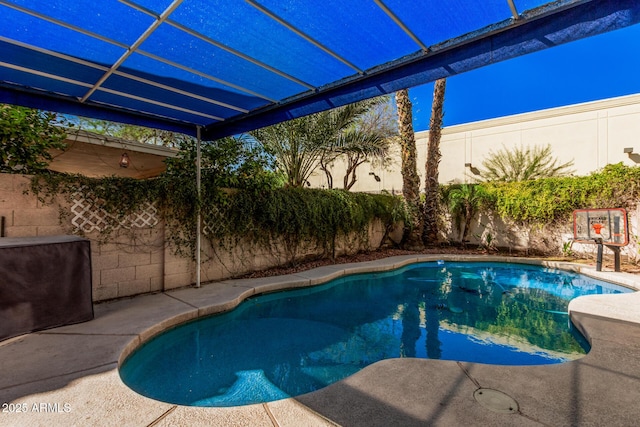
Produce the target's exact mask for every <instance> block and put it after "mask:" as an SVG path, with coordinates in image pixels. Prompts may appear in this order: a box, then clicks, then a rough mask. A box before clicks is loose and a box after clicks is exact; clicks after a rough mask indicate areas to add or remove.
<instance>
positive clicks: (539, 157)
mask: <svg viewBox="0 0 640 427" xmlns="http://www.w3.org/2000/svg"><path fill="white" fill-rule="evenodd" d="M482 166H483V169H481V170H480V177H481V178H482V180H484V181H502V182H513V181H527V180H531V179H539V178H551V177H558V176H565V175H569V174H570V173H571V172H573V171H572V170H570V169H569V168H570V167H571V166H573V161H569V162H566V163H562V164H558V159H557V158H554V157H553V156H552V153H551V145H547V146H546V147H540V146H535V147H533V148H531V147H527V148H523V147H515V148H513V149H511V150H509V149H507V148H505V147H503V148H502V150H499V151H497V152H495V153H493V152H492V153H490V154H489V156H488V157H487V159H485V160H484V161H483V162H482Z"/></svg>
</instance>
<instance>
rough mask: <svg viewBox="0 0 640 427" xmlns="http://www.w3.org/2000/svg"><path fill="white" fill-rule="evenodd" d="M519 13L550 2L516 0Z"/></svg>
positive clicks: (542, 0)
mask: <svg viewBox="0 0 640 427" xmlns="http://www.w3.org/2000/svg"><path fill="white" fill-rule="evenodd" d="M565 1H566V0H565ZM513 3H514V4H515V5H516V9H517V10H518V13H519V14H522V13H523V12H526V11H528V10H531V9H535V8H537V7H540V6H543V5H545V4H548V3H550V2H549V1H548V0H514V1H513Z"/></svg>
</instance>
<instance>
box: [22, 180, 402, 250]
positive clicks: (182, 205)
mask: <svg viewBox="0 0 640 427" xmlns="http://www.w3.org/2000/svg"><path fill="white" fill-rule="evenodd" d="M31 188H32V190H33V191H34V193H35V194H37V195H38V197H39V198H40V199H41V200H43V201H47V200H51V199H52V198H53V197H54V196H55V195H58V194H59V195H62V196H63V197H66V198H67V200H70V197H71V195H72V194H73V193H74V192H76V191H81V192H84V193H85V194H87V195H88V194H91V197H90V199H91V200H93V203H95V207H96V209H99V208H102V209H104V210H105V211H107V213H109V214H111V215H112V218H106V220H107V221H112V224H108V226H107V227H106V229H105V230H104V231H103V232H102V233H101V237H102V239H101V240H103V241H108V240H109V238H110V236H111V234H112V232H113V231H114V230H115V229H116V228H117V227H118V224H119V221H120V220H121V219H122V218H126V217H127V216H128V215H129V214H131V213H133V212H135V211H136V210H137V209H138V208H139V207H140V206H142V205H143V204H144V203H146V202H153V201H155V202H157V206H158V207H159V212H160V215H161V216H162V219H164V220H165V223H166V226H167V229H168V234H167V238H168V239H169V241H170V242H171V243H172V244H173V246H174V248H175V250H176V252H177V253H181V254H185V255H188V254H190V255H193V254H194V251H195V230H196V226H195V224H196V222H195V221H196V217H197V216H196V215H197V206H198V202H197V196H196V189H195V182H193V180H192V179H189V177H188V176H187V177H185V176H162V177H160V178H158V179H152V180H145V181H138V180H134V179H128V178H115V177H112V178H102V179H92V178H87V177H82V176H79V175H66V174H44V175H37V176H34V178H33V180H32V185H31ZM201 204H202V213H203V220H204V221H205V222H207V223H208V224H212V226H211V227H208V230H210V231H209V233H208V235H207V237H209V238H210V239H212V240H217V241H219V242H221V243H222V244H233V243H234V242H237V241H238V240H239V239H242V238H248V239H250V240H251V241H253V242H255V243H258V244H263V245H269V244H271V243H272V242H273V241H274V239H277V238H281V239H283V240H284V241H285V242H287V243H288V244H289V245H299V244H300V243H302V242H315V243H317V244H319V245H320V246H321V247H324V248H325V249H326V250H327V251H330V253H331V254H333V250H334V249H335V238H336V237H337V236H338V235H340V234H347V233H355V234H360V236H362V237H365V236H366V233H367V231H368V227H369V224H370V223H371V222H372V221H373V220H374V219H375V218H378V219H380V220H381V221H382V222H383V224H384V225H385V226H387V227H389V226H392V225H393V224H395V223H397V222H399V221H405V222H408V221H409V220H408V215H407V210H406V206H405V204H404V202H403V201H402V199H401V198H400V197H394V196H391V195H388V194H365V193H351V192H347V191H344V190H321V189H305V188H291V187H285V188H275V189H274V188H260V189H256V188H254V189H232V190H229V189H221V188H217V187H206V188H204V189H203V196H202V201H201ZM68 214H69V213H68V212H62V215H63V216H65V215H68Z"/></svg>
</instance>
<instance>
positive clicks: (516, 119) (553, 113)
mask: <svg viewBox="0 0 640 427" xmlns="http://www.w3.org/2000/svg"><path fill="white" fill-rule="evenodd" d="M633 104H640V93H636V94H631V95H623V96H618V97H614V98H607V99H600V100H597V101H589V102H582V103H578V104H571V105H565V106H562V107H554V108H547V109H544V110H537V111H531V112H527V113H520V114H513V115H510V116H503V117H497V118H493V119H486V120H479V121H475V122H468V123H462V124H459V125H452V126H446V127H443V128H442V134H443V135H446V134H451V133H459V132H468V131H473V130H478V129H486V128H490V127H495V126H503V125H510V124H517V123H522V122H528V121H533V120H541V119H547V118H552V117H559V116H565V115H569V114H577V113H586V112H590V111H598V110H603V109H606V108H615V107H623V106H626V105H633ZM428 134H429V131H428V130H423V131H418V132H416V138H420V137H424V136H422V135H425V136H426V135H428Z"/></svg>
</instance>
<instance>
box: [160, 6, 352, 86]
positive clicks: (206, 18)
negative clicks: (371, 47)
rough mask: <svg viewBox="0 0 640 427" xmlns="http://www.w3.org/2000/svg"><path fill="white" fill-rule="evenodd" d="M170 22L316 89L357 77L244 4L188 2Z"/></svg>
mask: <svg viewBox="0 0 640 427" xmlns="http://www.w3.org/2000/svg"><path fill="white" fill-rule="evenodd" d="M222 18H224V19H222ZM170 19H172V20H175V22H177V23H179V24H181V25H184V26H187V27H191V28H193V29H194V30H195V31H196V32H198V33H200V34H203V35H205V36H207V37H209V38H210V39H213V40H215V41H216V42H218V43H221V44H223V45H225V46H228V47H230V48H232V49H234V50H236V51H239V52H241V53H243V54H244V55H247V56H249V57H251V58H254V59H256V60H258V61H260V62H262V63H264V64H267V65H269V66H271V67H275V68H278V69H280V70H282V71H283V72H285V73H287V74H289V75H291V76H293V77H295V78H297V79H299V80H302V81H303V82H306V83H308V84H310V85H312V86H322V85H324V84H327V83H329V82H332V81H334V80H338V79H341V78H343V77H346V76H349V75H351V74H354V70H353V69H351V68H349V67H348V66H346V65H345V64H343V63H342V62H340V61H338V60H337V59H335V58H333V57H332V56H330V55H328V54H326V53H325V52H323V51H322V50H321V49H319V48H317V47H315V46H314V45H312V44H311V43H309V42H307V41H305V40H304V39H302V38H301V37H299V36H298V35H296V34H294V33H293V32H291V31H290V30H288V29H287V28H285V27H283V26H282V25H280V24H278V23H277V22H276V21H274V20H272V19H271V18H269V17H268V16H266V15H264V14H263V13H261V12H259V11H258V10H257V9H256V8H254V7H252V6H250V5H249V4H247V3H246V2H244V1H238V0H235V1H228V0H222V1H206V0H185V2H184V3H183V4H182V5H181V6H180V7H179V8H178V9H177V10H176V11H175V12H174V13H173V14H172V15H171V17H170Z"/></svg>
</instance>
